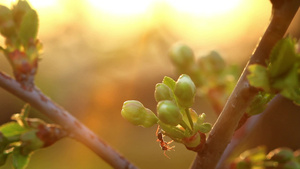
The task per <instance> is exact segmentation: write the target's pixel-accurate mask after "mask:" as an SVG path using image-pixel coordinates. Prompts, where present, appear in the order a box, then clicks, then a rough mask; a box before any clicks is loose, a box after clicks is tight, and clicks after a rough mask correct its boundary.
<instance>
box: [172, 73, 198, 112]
mask: <svg viewBox="0 0 300 169" xmlns="http://www.w3.org/2000/svg"><path fill="white" fill-rule="evenodd" d="M174 93H175V95H176V97H177V98H178V103H179V104H180V105H181V106H184V107H190V106H192V105H193V103H194V99H195V95H196V86H195V84H194V82H193V81H192V79H191V78H190V77H189V76H188V75H186V74H183V75H181V76H180V77H179V78H178V80H177V82H176V85H175V89H174Z"/></svg>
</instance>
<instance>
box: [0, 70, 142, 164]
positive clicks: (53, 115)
mask: <svg viewBox="0 0 300 169" xmlns="http://www.w3.org/2000/svg"><path fill="white" fill-rule="evenodd" d="M0 87H2V88H3V89H5V90H6V91H8V92H10V93H12V94H14V95H15V96H17V97H19V98H20V99H22V100H23V101H25V102H27V103H29V104H30V105H31V106H32V107H34V108H36V109H37V110H38V111H40V112H41V113H44V114H45V115H46V116H48V117H49V118H50V119H51V120H53V121H54V122H55V123H57V124H59V125H61V126H62V127H63V128H64V129H65V130H66V131H67V132H69V133H70V134H69V136H70V137H72V138H74V139H76V140H78V141H80V142H81V143H83V144H85V145H86V146H87V147H89V148H90V149H91V150H92V151H94V152H95V153H96V154H97V155H98V156H100V157H101V158H102V159H103V160H104V161H106V162H107V163H108V164H110V165H111V166H112V167H114V168H118V169H125V168H126V169H135V168H136V167H135V166H134V165H133V164H132V163H130V162H129V161H127V160H126V159H125V158H124V157H123V156H121V155H120V154H119V153H118V152H116V151H115V150H114V149H112V148H111V147H110V146H109V145H107V144H106V143H105V142H104V141H103V140H101V139H100V138H98V137H97V135H96V134H95V133H94V132H92V131H91V130H90V129H89V128H87V127H86V126H85V125H84V124H82V123H81V122H80V121H78V120H77V119H76V118H75V117H74V116H72V115H71V114H70V113H69V112H67V111H66V110H64V109H63V108H62V107H60V106H59V105H57V104H56V103H54V102H53V101H52V100H51V99H50V98H48V97H47V96H45V95H44V94H43V93H42V92H41V91H40V90H39V89H38V88H37V87H35V86H34V87H33V89H32V90H31V91H28V90H25V89H24V88H23V87H22V86H21V84H20V83H18V82H17V81H16V80H14V79H13V78H11V77H9V76H8V75H6V74H4V73H2V72H0Z"/></svg>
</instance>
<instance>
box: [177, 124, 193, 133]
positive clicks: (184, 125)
mask: <svg viewBox="0 0 300 169" xmlns="http://www.w3.org/2000/svg"><path fill="white" fill-rule="evenodd" d="M179 124H180V125H181V126H182V127H183V128H184V129H185V130H187V131H188V132H189V133H191V134H192V133H193V131H192V129H191V128H190V127H189V126H188V125H187V124H186V123H185V122H184V121H182V122H181V123H179Z"/></svg>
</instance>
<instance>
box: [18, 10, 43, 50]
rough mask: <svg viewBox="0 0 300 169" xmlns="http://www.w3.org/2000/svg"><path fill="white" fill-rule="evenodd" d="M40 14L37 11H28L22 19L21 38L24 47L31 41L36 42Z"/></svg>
mask: <svg viewBox="0 0 300 169" xmlns="http://www.w3.org/2000/svg"><path fill="white" fill-rule="evenodd" d="M38 22H39V21H38V14H37V12H36V11H35V10H32V9H31V10H28V11H27V12H26V13H25V15H24V16H23V18H22V22H21V27H20V32H19V33H20V34H19V35H20V38H21V41H22V43H23V45H25V46H27V44H28V42H29V41H30V40H34V39H35V38H36V36H37V32H38V26H39V25H38Z"/></svg>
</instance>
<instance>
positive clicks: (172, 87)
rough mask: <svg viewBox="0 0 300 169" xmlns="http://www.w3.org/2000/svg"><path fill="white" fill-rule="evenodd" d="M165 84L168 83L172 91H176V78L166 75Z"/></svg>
mask: <svg viewBox="0 0 300 169" xmlns="http://www.w3.org/2000/svg"><path fill="white" fill-rule="evenodd" d="M162 82H163V84H165V85H167V86H168V87H169V88H170V89H171V90H172V91H174V88H175V84H176V82H175V80H173V79H172V78H170V77H168V76H165V77H164V79H163V81H162Z"/></svg>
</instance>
